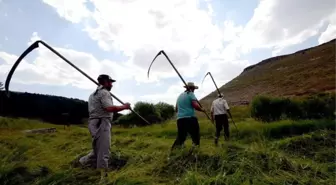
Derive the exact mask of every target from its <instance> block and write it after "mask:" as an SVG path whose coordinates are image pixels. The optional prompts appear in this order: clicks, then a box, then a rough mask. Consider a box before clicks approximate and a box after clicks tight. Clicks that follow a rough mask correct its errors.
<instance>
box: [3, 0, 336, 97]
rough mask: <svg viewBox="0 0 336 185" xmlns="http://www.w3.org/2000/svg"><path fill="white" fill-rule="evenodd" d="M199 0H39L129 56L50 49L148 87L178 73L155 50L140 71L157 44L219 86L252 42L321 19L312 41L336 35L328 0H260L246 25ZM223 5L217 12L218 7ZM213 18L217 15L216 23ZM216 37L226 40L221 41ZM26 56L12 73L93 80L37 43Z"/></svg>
mask: <svg viewBox="0 0 336 185" xmlns="http://www.w3.org/2000/svg"><path fill="white" fill-rule="evenodd" d="M200 1H201V0H188V1H185V0H171V1H157V0H141V1H140V0H124V1H123V0H115V1H110V0H95V1H93V0H89V1H87V0H78V1H71V2H70V1H69V2H68V1H64V0H43V2H45V3H46V4H48V5H50V6H51V7H53V8H55V9H56V12H57V13H58V14H59V16H60V17H62V18H64V19H66V20H68V21H70V22H72V23H82V24H83V25H84V27H85V29H83V31H84V32H86V33H87V34H88V36H89V37H91V38H92V39H93V40H95V41H96V42H97V43H98V45H99V46H100V48H101V49H103V50H106V51H110V52H113V51H118V52H120V53H123V54H125V55H126V57H128V58H129V59H128V60H127V61H123V62H115V61H113V60H112V59H105V60H98V59H97V58H95V57H94V56H93V55H92V54H90V53H85V52H81V51H76V50H75V49H69V48H60V47H55V48H56V49H57V51H59V52H60V53H61V54H63V55H64V56H65V57H67V58H68V59H69V60H70V61H72V62H73V63H74V64H76V65H78V67H80V68H81V69H83V71H85V72H87V73H88V74H89V75H90V76H92V77H93V78H94V79H95V78H96V76H97V75H98V74H100V73H107V74H111V76H113V77H114V78H116V79H117V80H118V82H120V81H123V80H127V79H134V80H136V81H137V82H138V84H142V83H152V82H155V83H153V88H154V87H155V88H156V87H157V86H156V84H157V83H159V80H164V79H168V78H173V77H174V78H177V75H176V73H175V71H174V70H173V68H172V67H171V66H170V65H169V63H168V61H167V60H166V59H165V58H164V57H163V56H160V57H158V59H157V61H156V62H155V63H154V65H153V67H152V70H151V74H150V78H149V79H147V68H148V67H149V64H150V62H151V61H152V59H153V57H154V56H155V55H156V54H157V53H158V52H159V51H160V50H162V49H164V50H165V52H166V53H167V54H168V56H169V57H170V59H171V60H172V62H173V63H174V64H175V65H176V68H177V69H178V70H179V72H180V73H181V74H182V76H183V77H185V78H194V79H195V78H199V77H203V75H204V74H200V73H201V72H202V73H203V72H207V71H210V72H211V73H212V74H213V75H214V78H215V80H216V82H217V84H218V85H219V86H221V85H222V84H224V83H226V82H228V81H229V80H231V79H232V78H234V77H235V76H236V75H238V74H239V73H241V72H242V70H243V68H244V67H246V66H247V65H250V64H252V63H251V61H249V60H248V59H247V60H242V57H241V56H242V55H244V54H247V53H250V52H252V51H253V49H257V48H266V49H271V50H273V53H272V54H273V55H276V54H278V53H279V52H281V51H282V50H283V49H284V48H286V47H288V46H292V45H296V44H300V43H302V42H303V41H305V40H307V39H308V38H311V37H312V36H316V35H318V34H319V32H320V29H321V28H322V27H323V26H324V25H326V24H329V26H328V27H327V29H326V30H325V31H324V32H323V33H322V34H321V36H320V38H319V42H323V41H326V40H328V39H330V38H332V35H335V29H336V28H335V22H333V20H335V19H332V18H330V15H331V14H332V13H333V10H334V7H335V6H334V2H333V0H325V1H323V3H321V2H318V1H315V0H297V1H290V0H267V1H266V0H260V1H259V4H258V6H257V7H256V8H255V10H254V14H253V16H252V17H251V19H250V20H249V21H248V23H247V24H246V25H239V24H237V23H236V22H235V20H230V19H227V20H215V21H214V18H215V17H213V16H214V15H215V14H219V13H221V12H214V10H213V9H212V7H211V1H209V0H204V1H205V3H206V6H205V7H202V8H200ZM88 3H90V5H92V6H93V7H94V8H93V10H92V11H90V10H89V9H88V8H87V7H86V5H87V4H88ZM226 13H227V12H223V14H224V15H225V14H226ZM234 17H237V16H234ZM214 22H222V23H223V25H222V26H220V25H216V24H215V23H214ZM37 39H39V37H38V34H37V33H33V36H32V39H31V41H30V42H29V44H30V43H32V42H33V41H35V40H37ZM223 42H225V43H226V44H227V45H223ZM11 57H12V58H13V55H10V54H8V53H4V52H1V53H0V58H4V59H5V58H6V59H5V61H7V62H6V63H5V64H3V65H1V63H0V66H1V67H0V75H4V73H5V72H6V71H8V70H9V67H10V65H12V64H10V63H8V62H10V61H14V60H12V59H11ZM15 57H16V56H15ZM15 57H14V58H15ZM8 58H10V59H8ZM244 59H245V58H244ZM27 60H28V59H27ZM29 62H30V63H26V64H23V63H22V64H20V66H19V68H18V71H17V72H16V73H15V77H14V78H13V80H17V81H20V82H22V83H41V84H54V85H64V84H71V85H74V86H77V87H80V88H85V89H87V88H93V87H94V85H93V84H92V83H91V82H90V81H89V80H88V79H86V78H85V77H84V76H82V75H81V74H80V73H78V72H77V71H75V70H74V69H73V68H72V67H71V66H69V65H67V64H66V63H64V62H63V61H61V60H60V59H59V58H58V57H57V56H55V55H54V54H53V53H51V52H50V51H48V50H47V49H45V48H43V47H41V48H39V49H38V50H37V57H36V58H35V59H32V60H29ZM253 62H257V61H253ZM125 73H126V74H125ZM176 80H178V81H179V82H180V80H179V79H176ZM160 83H161V84H164V82H160ZM124 85H125V84H124ZM126 85H127V84H126ZM140 86H141V85H140ZM181 86H182V84H181ZM119 87H120V88H122V87H121V85H120V83H117V84H116V89H118V88H119ZM161 88H164V87H161ZM203 89H204V91H203ZM214 90H215V88H214V86H213V84H212V82H211V80H209V79H207V80H206V81H205V82H204V85H203V86H202V88H201V89H200V90H199V91H198V92H196V94H197V93H198V94H197V95H198V97H199V98H201V97H203V96H204V95H206V94H207V93H209V92H212V91H214ZM181 91H183V89H182V88H181V87H180V86H177V85H176V86H172V87H169V88H168V90H167V91H166V92H165V93H164V94H153V95H146V96H142V98H144V99H148V100H150V101H159V100H161V99H162V100H163V101H168V102H174V101H175V100H176V96H177V95H178V94H179V93H180V92H181ZM127 98H130V97H126V99H127ZM130 99H131V98H130Z"/></svg>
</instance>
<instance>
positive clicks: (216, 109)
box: [211, 98, 229, 115]
mask: <svg viewBox="0 0 336 185" xmlns="http://www.w3.org/2000/svg"><path fill="white" fill-rule="evenodd" d="M228 109H229V105H228V104H227V102H226V100H225V99H224V98H217V99H215V100H214V101H213V102H212V106H211V111H212V112H213V114H214V115H220V114H226V113H227V111H226V110H228Z"/></svg>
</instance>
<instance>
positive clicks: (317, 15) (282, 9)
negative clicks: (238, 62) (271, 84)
mask: <svg viewBox="0 0 336 185" xmlns="http://www.w3.org/2000/svg"><path fill="white" fill-rule="evenodd" d="M334 10H335V3H334V0H325V1H323V2H320V1H315V0H297V1H291V0H272V1H271V0H260V1H259V5H258V6H257V8H256V9H255V10H254V14H253V16H252V18H251V19H250V20H249V22H248V23H247V24H246V25H245V27H244V29H243V31H241V33H240V34H239V38H238V39H236V40H235V41H233V42H232V43H231V44H230V45H229V46H228V47H229V48H230V47H231V48H232V51H231V52H230V53H231V56H232V58H231V59H234V58H236V59H237V58H239V56H240V54H241V53H243V54H244V53H249V52H251V50H253V49H256V48H273V50H274V52H273V55H275V54H278V53H279V52H280V51H282V50H283V49H284V48H286V47H288V46H292V45H296V44H300V43H302V42H303V41H305V40H307V39H308V38H310V37H312V36H315V35H317V34H318V32H319V29H320V28H321V27H322V26H323V24H324V23H325V22H326V21H328V17H329V16H330V15H331V14H332V13H333V12H334ZM225 50H228V49H227V48H225V49H224V51H225ZM234 53H237V54H234Z"/></svg>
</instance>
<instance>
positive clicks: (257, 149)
mask: <svg viewBox="0 0 336 185" xmlns="http://www.w3.org/2000/svg"><path fill="white" fill-rule="evenodd" d="M0 123H1V125H0V151H1V153H0V182H2V183H3V184H6V185H12V184H13V185H14V184H16V185H20V184H35V185H37V184H38V185H44V184H96V182H97V180H99V177H100V174H99V173H98V172H96V171H95V170H92V169H82V168H80V167H78V166H76V165H75V163H76V162H77V161H76V159H78V157H80V156H82V155H84V154H86V153H87V152H89V151H90V150H91V148H90V146H91V138H90V136H89V133H88V131H87V128H83V127H78V126H71V127H70V130H63V126H57V125H49V124H46V123H40V122H38V121H32V120H25V119H7V118H0ZM200 124H201V135H202V138H201V147H200V148H198V149H195V150H194V151H192V152H190V150H189V149H190V147H191V141H190V139H188V140H187V142H186V148H184V149H181V150H177V151H175V152H173V153H171V154H170V147H171V145H172V143H173V141H174V139H175V137H176V125H175V122H167V123H166V124H161V125H153V126H149V127H137V128H133V129H124V128H116V127H112V145H111V149H112V154H111V159H112V161H113V162H112V163H113V165H118V164H119V168H118V169H112V170H111V171H110V172H109V175H108V178H109V184H120V185H121V184H130V185H133V184H134V185H135V184H137V185H142V184H153V185H154V184H156V185H157V184H182V185H184V184H185V185H189V184H190V185H191V184H192V185H198V184H202V185H215V184H217V185H223V184H230V185H235V184H237V185H238V184H274V185H277V184H279V185H280V184H281V185H282V184H334V183H335V181H334V180H335V165H334V162H335V160H334V155H335V153H334V151H335V134H334V132H335V122H334V120H318V121H317V120H304V121H287V120H285V121H280V122H276V123H271V124H262V123H259V122H256V121H253V120H250V119H247V121H242V122H238V123H237V126H238V129H239V131H237V130H235V128H234V127H232V126H231V132H232V138H231V141H230V142H226V143H225V142H223V140H224V138H223V140H221V143H222V146H219V147H215V146H214V144H213V134H214V127H213V126H212V125H211V124H210V123H208V121H207V120H201V121H200ZM35 127H37V128H41V127H56V128H57V132H56V133H53V134H34V135H33V134H25V133H23V132H21V130H22V129H21V128H23V129H26V128H29V129H31V128H35ZM222 137H223V136H222ZM121 162H122V163H121Z"/></svg>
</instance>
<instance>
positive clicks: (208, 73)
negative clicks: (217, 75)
mask: <svg viewBox="0 0 336 185" xmlns="http://www.w3.org/2000/svg"><path fill="white" fill-rule="evenodd" d="M207 75H209V76H210V77H211V79H212V82H213V83H214V85H215V87H216V90H217V92H218V94H221V92H220V91H219V89H218V86H217V84H216V82H215V80H214V78H213V76H212V74H211V73H210V72H207V74H205V76H204V78H203V81H202V84H203V82H204V79H205V77H207ZM230 117H231V120H232V123H233V125H234V126H235V127H236V129H237V130H238V128H237V125H236V123H235V122H234V121H233V118H232V115H231V113H230Z"/></svg>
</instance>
